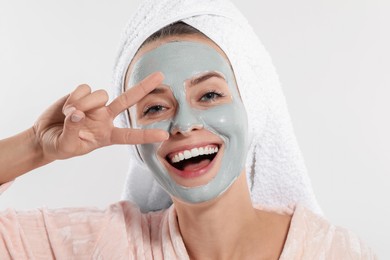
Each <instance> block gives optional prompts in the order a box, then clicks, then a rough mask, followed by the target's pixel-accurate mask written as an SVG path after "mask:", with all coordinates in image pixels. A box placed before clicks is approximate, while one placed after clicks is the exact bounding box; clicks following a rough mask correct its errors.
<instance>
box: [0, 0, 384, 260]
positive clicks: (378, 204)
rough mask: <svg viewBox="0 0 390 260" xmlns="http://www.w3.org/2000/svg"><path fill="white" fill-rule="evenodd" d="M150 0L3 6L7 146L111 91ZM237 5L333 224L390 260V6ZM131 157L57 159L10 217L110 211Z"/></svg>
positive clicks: (308, 0)
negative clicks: (79, 90) (39, 121)
mask: <svg viewBox="0 0 390 260" xmlns="http://www.w3.org/2000/svg"><path fill="white" fill-rule="evenodd" d="M139 2H140V1H131V0H126V1H125V0H115V1H108V0H93V1H92V0H88V1H86V0H78V1H76V0H72V1H61V2H60V1H49V0H46V1H44V0H36V1H27V0H12V1H11V0H0V87H1V92H0V138H5V137H8V136H11V135H13V134H16V133H18V132H20V131H22V130H24V129H26V128H28V127H30V126H31V125H32V124H33V122H34V120H35V119H36V118H37V117H38V115H39V114H40V113H41V111H43V110H44V109H45V108H46V107H47V106H49V105H50V104H51V103H52V102H54V101H55V100H57V99H58V98H59V97H61V96H63V95H65V94H67V93H69V92H70V91H72V90H73V89H74V88H75V87H76V86H77V85H78V84H81V83H88V84H90V85H91V86H92V87H93V88H95V89H99V88H105V89H107V90H109V89H110V83H111V71H112V67H113V63H114V57H115V55H116V51H117V47H118V44H119V39H120V34H121V30H122V28H123V27H124V25H125V23H126V21H127V19H128V17H129V15H130V14H131V13H132V12H133V11H134V8H135V6H136V5H137V4H138V3H139ZM234 2H235V3H236V4H237V6H238V7H239V9H241V11H242V12H243V13H244V14H245V15H246V16H247V18H248V19H249V21H250V23H251V24H252V25H253V26H254V28H255V31H256V32H257V34H258V35H259V36H260V38H261V39H262V41H263V42H264V44H265V46H266V47H267V49H268V50H269V52H270V53H271V56H272V57H273V59H274V63H275V65H276V67H277V70H278V72H279V75H280V79H281V81H282V84H283V89H284V92H285V94H286V98H287V101H288V105H289V109H290V113H291V116H292V120H293V123H294V126H295V130H296V134H297V137H298V141H299V143H300V146H301V149H302V152H303V155H304V157H305V159H306V164H307V167H308V170H309V174H310V177H311V179H312V183H313V187H314V190H315V193H316V195H317V198H318V200H319V203H320V205H321V206H322V208H323V210H324V213H325V215H326V217H327V218H328V219H330V220H331V221H332V222H333V223H335V224H337V225H341V226H344V227H347V228H349V229H351V230H353V231H354V232H355V233H357V234H358V235H359V236H360V237H361V238H362V239H363V240H365V241H366V242H367V243H368V244H369V245H371V246H372V247H373V248H374V250H375V251H376V252H377V253H378V255H379V256H380V258H381V259H390V252H389V251H390V250H388V247H389V246H390V221H389V220H390V205H389V202H388V198H390V184H389V181H390V178H389V174H390V166H389V161H390V148H389V147H390V137H389V133H390V118H389V112H390V102H389V100H390V90H389V89H390V79H389V68H390V47H389V46H390V33H389V32H390V28H389V27H390V1H387V0H382V1H380V0H314V1H313V0H296V1H289V0H274V1H265V0H261V1H242V0H241V1H234ZM126 158H127V154H126V148H125V147H123V146H115V147H109V148H105V149H101V150H98V151H95V152H93V153H91V154H89V155H87V156H84V157H82V158H81V157H80V158H74V159H71V160H67V161H57V162H54V163H52V164H51V165H47V166H45V167H42V168H40V169H37V170H35V171H32V172H31V173H29V174H26V175H25V176H23V177H21V178H19V179H18V180H17V181H16V182H15V183H14V184H13V186H12V187H11V188H10V189H9V190H8V191H7V192H5V193H4V194H3V195H1V197H0V209H5V208H7V207H13V208H17V209H29V208H36V207H42V206H48V207H68V206H98V207H100V208H103V207H105V206H106V205H108V204H109V203H112V202H115V201H117V200H118V199H119V198H120V194H121V190H122V185H123V182H124V178H125V175H126V171H127V159H126ZM0 167H1V166H0Z"/></svg>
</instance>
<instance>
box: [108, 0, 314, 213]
mask: <svg viewBox="0 0 390 260" xmlns="http://www.w3.org/2000/svg"><path fill="white" fill-rule="evenodd" d="M177 21H183V22H184V23H186V24H189V25H191V26H192V27H194V28H196V29H198V30H199V31H201V32H202V33H204V34H205V35H206V36H208V37H209V38H210V39H211V40H213V41H214V42H215V43H216V44H217V45H218V46H219V47H220V48H221V49H222V50H223V51H224V52H225V53H226V55H227V57H228V58H229V61H230V63H231V65H232V68H233V71H234V74H235V76H236V80H237V85H238V87H239V90H240V94H241V97H242V100H243V103H244V105H245V108H246V110H247V113H248V123H249V126H248V129H249V140H250V148H249V152H248V157H247V160H246V174H247V180H248V184H249V188H250V192H251V198H252V201H253V203H254V204H262V205H265V206H268V207H286V206H289V205H293V204H296V203H300V204H303V205H304V206H306V207H307V208H309V209H311V210H312V211H314V212H316V213H320V214H321V209H320V207H319V206H318V204H317V201H316V199H315V196H314V194H313V191H312V188H311V183H310V180H309V178H308V176H307V171H306V167H305V164H304V161H303V158H302V156H301V152H300V149H299V147H298V144H297V141H296V138H295V135H294V131H293V128H292V124H291V121H290V117H289V113H288V110H287V105H286V101H285V98H284V95H283V93H282V90H281V87H280V83H279V79H278V76H277V74H276V72H275V68H274V66H273V64H272V61H271V58H270V56H269V55H268V53H267V51H266V50H265V48H264V46H263V45H262V43H261V42H260V40H259V39H258V37H257V36H256V34H255V33H254V32H253V29H252V28H251V27H250V25H249V24H248V22H247V20H246V19H245V17H244V16H243V15H242V14H241V13H240V12H239V11H238V9H237V8H236V7H235V6H234V5H233V4H232V3H231V2H229V1H227V0H147V1H143V2H142V3H141V6H140V7H139V8H138V9H137V10H135V12H134V15H133V17H132V18H131V19H130V21H129V23H128V25H127V27H126V29H125V31H124V35H123V41H122V45H121V48H120V52H119V54H118V57H117V63H116V66H115V70H114V87H115V91H116V92H115V95H119V94H120V93H121V92H122V91H123V84H124V77H125V74H126V70H127V68H128V65H129V63H130V62H131V60H132V58H133V57H134V55H135V53H136V51H137V50H138V48H139V47H140V45H141V44H142V43H143V42H144V41H145V40H146V39H147V38H148V37H149V36H150V35H151V34H153V33H154V32H156V31H158V30H159V29H161V28H163V27H165V26H167V25H169V24H171V23H174V22H177ZM118 122H119V124H120V125H121V126H122V127H129V121H128V118H127V116H126V114H125V113H123V114H122V115H121V116H120V118H119V120H118ZM129 161H130V169H129V173H128V176H127V180H126V184H125V189H124V192H123V199H127V200H131V201H133V202H135V203H136V204H138V205H139V207H140V208H141V210H142V211H143V212H147V211H153V210H158V209H163V208H167V207H168V206H169V205H170V204H171V203H172V202H171V200H170V197H169V195H168V194H167V193H166V192H165V191H164V190H163V189H162V188H161V187H160V186H159V184H158V183H157V182H156V181H155V180H154V179H153V176H152V174H151V173H150V171H149V169H148V168H147V167H146V165H144V164H143V163H142V161H141V160H140V158H139V156H138V155H137V152H136V150H135V149H134V147H131V148H130V156H129Z"/></svg>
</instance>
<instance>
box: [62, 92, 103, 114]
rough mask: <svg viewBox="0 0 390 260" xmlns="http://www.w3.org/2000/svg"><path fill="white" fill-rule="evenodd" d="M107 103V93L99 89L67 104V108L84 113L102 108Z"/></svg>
mask: <svg viewBox="0 0 390 260" xmlns="http://www.w3.org/2000/svg"><path fill="white" fill-rule="evenodd" d="M107 101H108V94H107V92H106V91H105V90H102V89H100V90H97V91H94V92H92V93H91V94H88V95H86V96H84V97H82V98H80V99H78V100H76V101H75V102H74V103H72V104H69V105H68V107H74V108H75V109H77V110H80V111H83V112H86V111H89V110H92V109H96V108H99V107H102V106H104V105H105V104H106V103H107Z"/></svg>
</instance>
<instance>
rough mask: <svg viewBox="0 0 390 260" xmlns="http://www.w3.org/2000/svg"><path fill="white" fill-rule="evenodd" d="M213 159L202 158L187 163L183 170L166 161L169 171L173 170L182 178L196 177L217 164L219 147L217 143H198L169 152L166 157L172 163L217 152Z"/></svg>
mask: <svg viewBox="0 0 390 260" xmlns="http://www.w3.org/2000/svg"><path fill="white" fill-rule="evenodd" d="M215 153H216V156H215V157H214V158H213V160H210V159H207V158H205V159H202V160H200V161H199V162H197V163H191V164H189V165H186V166H185V167H184V169H183V170H180V169H177V168H175V167H173V166H172V165H171V164H170V163H169V162H165V165H166V167H167V168H168V171H169V172H173V173H175V174H177V175H179V176H180V177H182V178H196V177H199V176H201V175H204V174H206V173H207V172H208V171H210V169H211V168H212V167H213V166H214V164H215V161H216V160H215V159H216V158H217V156H219V148H218V145H217V144H206V145H197V146H195V147H194V146H192V147H186V148H181V149H180V150H177V151H175V152H171V153H169V154H168V155H167V156H166V158H167V160H170V162H171V163H172V164H175V163H178V162H179V161H183V160H186V159H189V158H192V157H197V156H201V155H208V154H215Z"/></svg>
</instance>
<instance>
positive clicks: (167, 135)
mask: <svg viewBox="0 0 390 260" xmlns="http://www.w3.org/2000/svg"><path fill="white" fill-rule="evenodd" d="M168 139H169V133H168V132H166V133H165V137H164V140H168Z"/></svg>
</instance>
